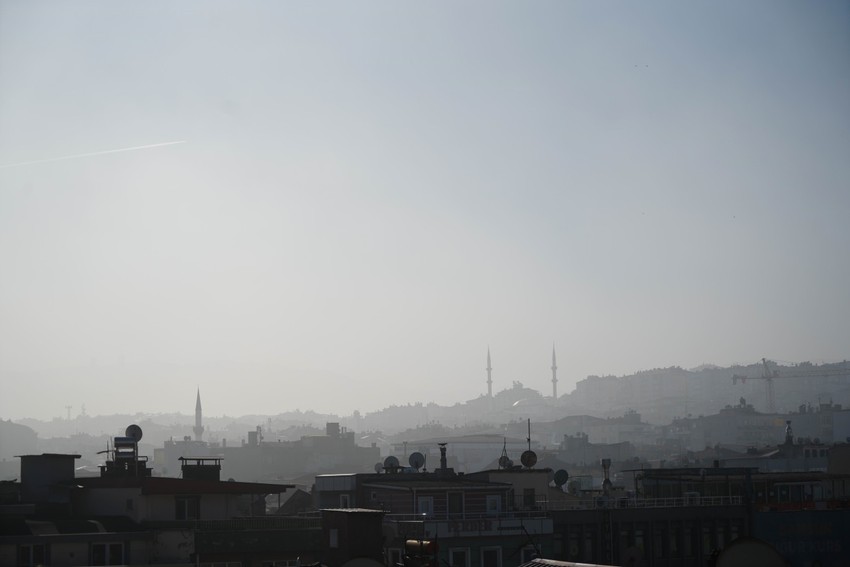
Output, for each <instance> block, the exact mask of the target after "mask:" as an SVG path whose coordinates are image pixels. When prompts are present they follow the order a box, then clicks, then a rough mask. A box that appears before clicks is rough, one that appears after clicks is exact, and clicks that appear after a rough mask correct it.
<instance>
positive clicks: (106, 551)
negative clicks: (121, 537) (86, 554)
mask: <svg viewBox="0 0 850 567" xmlns="http://www.w3.org/2000/svg"><path fill="white" fill-rule="evenodd" d="M125 563H126V561H124V544H123V543H93V544H91V564H92V565H124V564H125Z"/></svg>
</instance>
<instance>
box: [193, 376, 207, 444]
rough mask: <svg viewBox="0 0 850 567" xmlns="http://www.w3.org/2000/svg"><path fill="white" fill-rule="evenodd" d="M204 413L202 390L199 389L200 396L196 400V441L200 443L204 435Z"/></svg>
mask: <svg viewBox="0 0 850 567" xmlns="http://www.w3.org/2000/svg"><path fill="white" fill-rule="evenodd" d="M202 421H203V412H202V411H201V389H200V388H198V395H197V397H196V398H195V427H194V428H193V431H194V432H195V441H200V440H201V438H202V437H203V435H204V426H203V425H202Z"/></svg>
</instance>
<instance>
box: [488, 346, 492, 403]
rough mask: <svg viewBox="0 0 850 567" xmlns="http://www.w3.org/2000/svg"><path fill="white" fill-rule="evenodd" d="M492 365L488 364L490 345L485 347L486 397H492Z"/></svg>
mask: <svg viewBox="0 0 850 567" xmlns="http://www.w3.org/2000/svg"><path fill="white" fill-rule="evenodd" d="M492 372H493V367H492V366H490V347H487V397H488V398H492V397H493V377H492Z"/></svg>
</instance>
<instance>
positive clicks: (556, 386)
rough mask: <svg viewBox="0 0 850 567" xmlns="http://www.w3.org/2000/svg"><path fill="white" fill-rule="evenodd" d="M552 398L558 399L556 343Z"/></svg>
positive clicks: (553, 352) (553, 356) (553, 362)
mask: <svg viewBox="0 0 850 567" xmlns="http://www.w3.org/2000/svg"><path fill="white" fill-rule="evenodd" d="M552 398H553V399H555V400H557V399H558V364H557V363H556V362H555V343H552Z"/></svg>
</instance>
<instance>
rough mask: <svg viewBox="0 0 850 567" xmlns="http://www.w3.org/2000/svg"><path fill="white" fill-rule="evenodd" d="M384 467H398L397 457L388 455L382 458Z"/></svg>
mask: <svg viewBox="0 0 850 567" xmlns="http://www.w3.org/2000/svg"><path fill="white" fill-rule="evenodd" d="M384 468H385V469H397V468H398V458H396V457H393V456H392V455H390V456H389V457H387V458H386V459H384Z"/></svg>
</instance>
